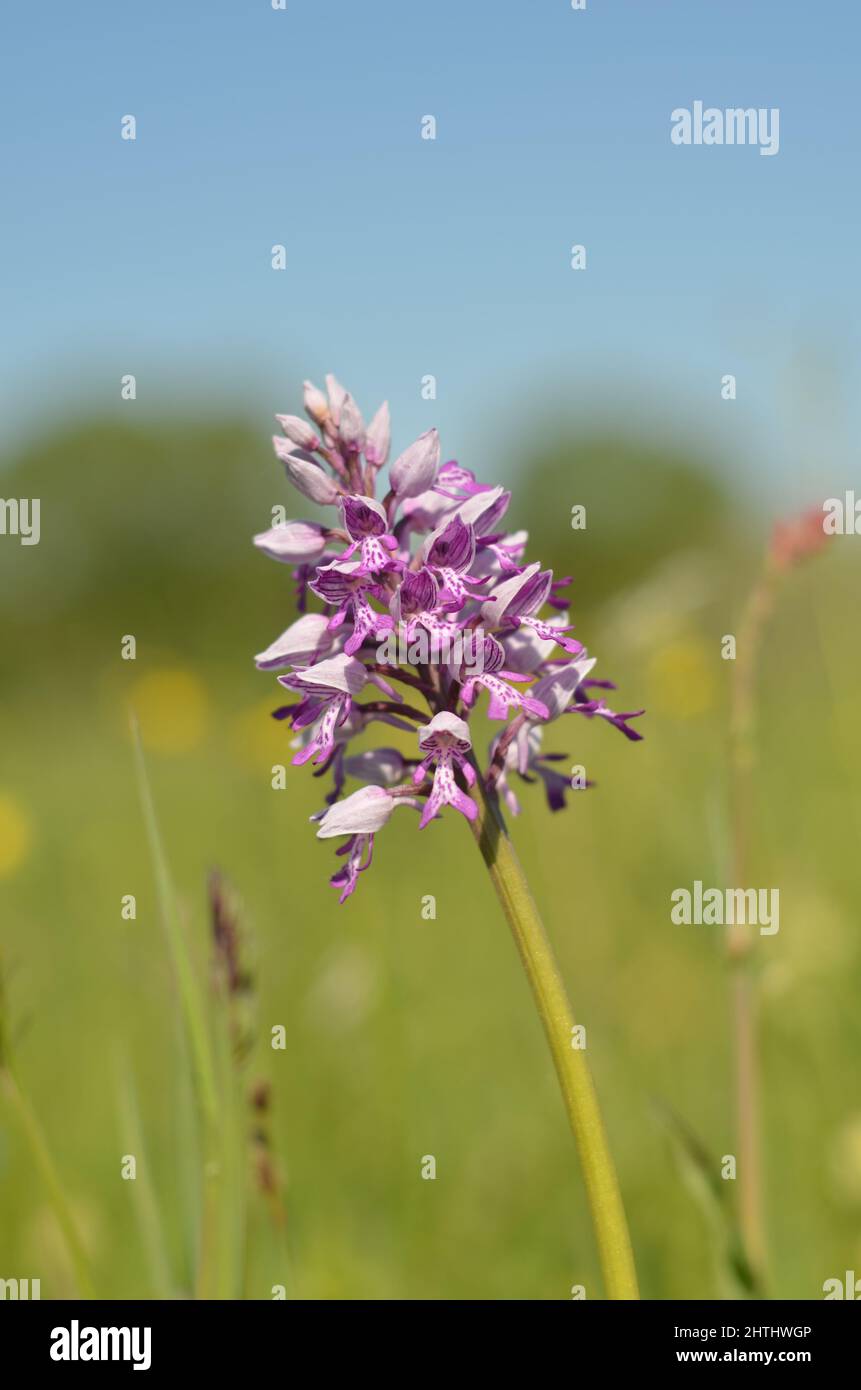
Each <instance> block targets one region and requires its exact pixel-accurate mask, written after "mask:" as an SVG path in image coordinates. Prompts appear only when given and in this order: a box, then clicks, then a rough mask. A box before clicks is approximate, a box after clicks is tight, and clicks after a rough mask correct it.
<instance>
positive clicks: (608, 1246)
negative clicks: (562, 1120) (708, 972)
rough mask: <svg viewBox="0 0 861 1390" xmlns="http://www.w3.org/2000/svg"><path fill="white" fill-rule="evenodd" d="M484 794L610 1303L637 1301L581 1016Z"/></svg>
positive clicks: (492, 858) (489, 839)
mask: <svg viewBox="0 0 861 1390" xmlns="http://www.w3.org/2000/svg"><path fill="white" fill-rule="evenodd" d="M478 784H479V786H480V787H481V789H482V795H481V806H480V809H479V814H478V817H477V818H476V820H475V821H473V823H472V829H473V833H474V835H475V838H476V841H477V842H478V847H479V849H480V851H481V855H482V858H483V859H484V862H485V864H486V865H487V870H488V873H489V874H490V878H491V882H492V883H493V886H494V888H495V889H496V894H497V897H498V898H499V901H500V903H501V905H502V909H503V912H504V913H505V916H506V919H507V921H508V925H509V926H510V928H511V931H512V935H513V936H514V941H515V944H516V946H517V950H518V953H519V955H520V959H521V961H522V963H523V968H524V970H525V972H526V977H527V979H528V981H529V985H530V988H531V990H532V994H533V996H534V999H535V1006H536V1008H537V1010H538V1015H539V1017H540V1019H541V1023H542V1026H543V1028H544V1032H545V1035H546V1037H547V1042H548V1045H549V1047H550V1052H551V1055H552V1057H553V1064H554V1066H555V1068H556V1074H557V1076H558V1078H559V1085H560V1087H561V1090H562V1098H563V1100H564V1102H565V1109H566V1112H567V1115H568V1120H569V1122H570V1125H571V1129H572V1131H573V1134H574V1138H575V1140H576V1143H577V1149H578V1153H579V1156H580V1164H581V1167H582V1170H583V1178H584V1181H585V1185H586V1196H587V1199H588V1202H589V1210H590V1213H591V1217H592V1225H593V1227H594V1231H595V1240H596V1243H597V1246H598V1255H599V1258H600V1262H601V1271H602V1274H603V1277H604V1285H605V1288H606V1291H607V1297H608V1298H611V1299H637V1298H639V1292H638V1289H637V1274H636V1269H635V1266H634V1256H633V1252H632V1249H631V1239H630V1236H629V1234H628V1225H627V1221H626V1219H625V1209H624V1206H623V1204H622V1195H621V1192H620V1191H619V1183H618V1179H617V1177H616V1169H615V1165H614V1163H613V1158H612V1155H611V1153H610V1149H609V1145H608V1143H607V1135H606V1131H605V1129H604V1122H603V1119H602V1117H601V1110H600V1107H599V1104H598V1097H597V1094H596V1092H595V1085H594V1082H593V1080H592V1073H591V1071H590V1068H589V1063H588V1061H587V1060H586V1053H585V1050H584V1049H582V1048H577V1047H574V1046H573V1042H572V1039H573V1036H574V1029H575V1023H574V1015H573V1012H572V1008H571V1004H570V1002H569V999H568V995H567V992H566V989H565V984H564V981H563V979H562V975H561V973H560V970H559V965H558V963H557V961H556V957H555V955H554V952H553V947H552V945H551V944H550V940H549V938H548V936H547V933H546V932H545V930H544V926H543V923H542V921H541V918H540V916H539V915H538V909H537V908H536V906H535V902H534V900H533V897H532V894H531V892H530V890H529V884H528V882H527V880H526V876H525V874H524V872H523V869H522V867H521V864H520V861H519V859H518V857H517V853H516V851H515V849H514V846H513V844H512V843H511V840H510V839H509V837H508V832H507V831H506V828H505V823H504V821H503V818H502V814H501V811H500V808H499V802H498V800H497V797H496V795H495V793H494V792H488V791H486V790H485V789H484V787H483V785H482V783H481V780H480V779H479V780H478Z"/></svg>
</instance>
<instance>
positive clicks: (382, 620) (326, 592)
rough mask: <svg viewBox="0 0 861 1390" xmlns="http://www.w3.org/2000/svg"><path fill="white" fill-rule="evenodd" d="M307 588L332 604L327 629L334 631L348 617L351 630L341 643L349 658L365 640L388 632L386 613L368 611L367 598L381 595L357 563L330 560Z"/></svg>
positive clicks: (388, 622) (388, 617)
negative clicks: (333, 610)
mask: <svg viewBox="0 0 861 1390" xmlns="http://www.w3.org/2000/svg"><path fill="white" fill-rule="evenodd" d="M308 587H309V588H310V589H311V590H313V592H314V593H315V594H316V595H317V597H318V598H321V599H324V600H325V602H326V603H331V604H334V605H335V612H334V613H333V614H332V616H331V618H330V619H329V627H330V629H331V628H338V627H340V626H341V624H342V623H343V622H345V621H346V619H347V615H348V614H350V615H351V616H352V620H353V631H352V633H351V635H350V637H349V638H348V639H347V641H346V642H345V643H344V651H345V652H346V653H347V655H348V656H353V654H354V653H355V652H357V651H358V650H359V648H360V647H361V646H362V644H363V643H364V642H365V640H366V639H367V638H368V637H375V638H377V639H379V638H382V637H384V636H385V634H386V633H387V632H391V630H392V627H393V623H392V619H391V617H390V615H389V614H388V613H378V612H377V611H376V609H375V608H372V607H371V605H370V602H369V597H370V596H373V597H375V598H384V597H385V592H384V590H382V589H381V588H380V586H379V585H378V584H375V583H374V582H373V580H372V579H371V578H369V576H368V575H367V574H366V573H365V572H364V571H363V569H362V563H361V561H360V560H333V561H332V563H331V564H330V565H325V566H323V567H322V568H319V569H318V570H317V576H316V578H315V579H313V580H312V581H311V582H310V584H309V585H308Z"/></svg>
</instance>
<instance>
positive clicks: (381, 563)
mask: <svg viewBox="0 0 861 1390" xmlns="http://www.w3.org/2000/svg"><path fill="white" fill-rule="evenodd" d="M341 506H342V508H343V512H344V526H345V528H346V531H347V535H348V536H349V537H350V540H351V542H352V544H351V545H350V546H348V547H347V549H346V550H345V551H344V554H343V556H342V557H341V558H342V559H347V558H348V556H351V555H354V554H355V552H356V551H357V550H361V553H362V560H361V564H360V566H359V568H358V570H356V573H357V574H377V573H380V572H382V571H384V570H391V569H397V567H398V561H397V560H393V559H392V555H391V551H393V550H397V548H398V543H397V541H396V539H395V537H394V536H392V535H390V534H389V530H388V522H387V520H386V512H385V508H383V507H382V506H381V505H380V503H379V502H375V501H374V499H373V498H372V497H356V496H352V495H350V496H346V497H342V498H341Z"/></svg>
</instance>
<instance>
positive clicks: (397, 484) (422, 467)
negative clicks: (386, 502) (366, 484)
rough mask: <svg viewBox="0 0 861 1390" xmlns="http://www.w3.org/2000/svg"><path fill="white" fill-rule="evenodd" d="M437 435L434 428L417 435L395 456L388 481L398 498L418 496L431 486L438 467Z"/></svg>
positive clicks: (438, 449)
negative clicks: (411, 442) (412, 441)
mask: <svg viewBox="0 0 861 1390" xmlns="http://www.w3.org/2000/svg"><path fill="white" fill-rule="evenodd" d="M439 457H440V447H439V435H438V434H437V432H436V430H435V429H431V430H426V431H425V433H424V434H421V435H419V437H418V439H417V440H416V441H415V443H414V444H411V445H410V446H409V448H408V449H405V450H404V452H403V453H402V454H401V455H400V457H399V458H396V459H395V461H394V463H393V464H392V466H391V469H390V470H389V481H390V482H391V485H392V489H393V491H394V493H395V495H396V496H397V497H399V498H404V497H418V495H419V493H420V492H426V491H427V490H428V488H430V487H432V486H433V484H434V480H435V478H436V475H437V469H438V468H439Z"/></svg>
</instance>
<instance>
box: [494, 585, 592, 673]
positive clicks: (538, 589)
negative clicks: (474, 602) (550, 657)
mask: <svg viewBox="0 0 861 1390" xmlns="http://www.w3.org/2000/svg"><path fill="white" fill-rule="evenodd" d="M552 584H553V571H552V570H542V569H541V566H540V565H538V564H533V565H527V567H526V569H525V570H522V571H521V573H520V574H515V575H512V577H511V578H510V579H506V581H505V583H504V584H500V586H499V588H498V589H495V590H494V592H493V593H492V594H491V595H490V596H489V597H488V598H487V600H486V601H485V603H484V605H483V607H482V610H481V616H482V619H483V620H484V622H485V623H486V624H487V625H488V627H494V628H502V627H504V628H509V629H510V628H516V627H519V626H520V625H521V624H525V625H526V626H527V627H531V628H533V629H534V631H535V632H536V633H537V635H538V636H539V637H544V638H552V639H553V640H554V641H555V642H558V643H559V645H560V647H562V648H563V649H564V650H565V651H566V652H569V653H570V655H572V656H576V654H577V653H578V652H581V651H582V650H583V643H582V642H578V641H577V640H576V638H573V637H566V636H564V633H565V632H566V631H568V630H570V626H571V625H570V624H568V625H567V626H566V627H560V626H559V625H558V624H553V623H549V622H544V621H542V620H541V619H540V618H538V617H536V616H535V615H536V614H537V612H538V610H539V609H540V608H543V607H544V604H545V603H546V602H547V597H548V595H549V593H550V590H551V587H552Z"/></svg>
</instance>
